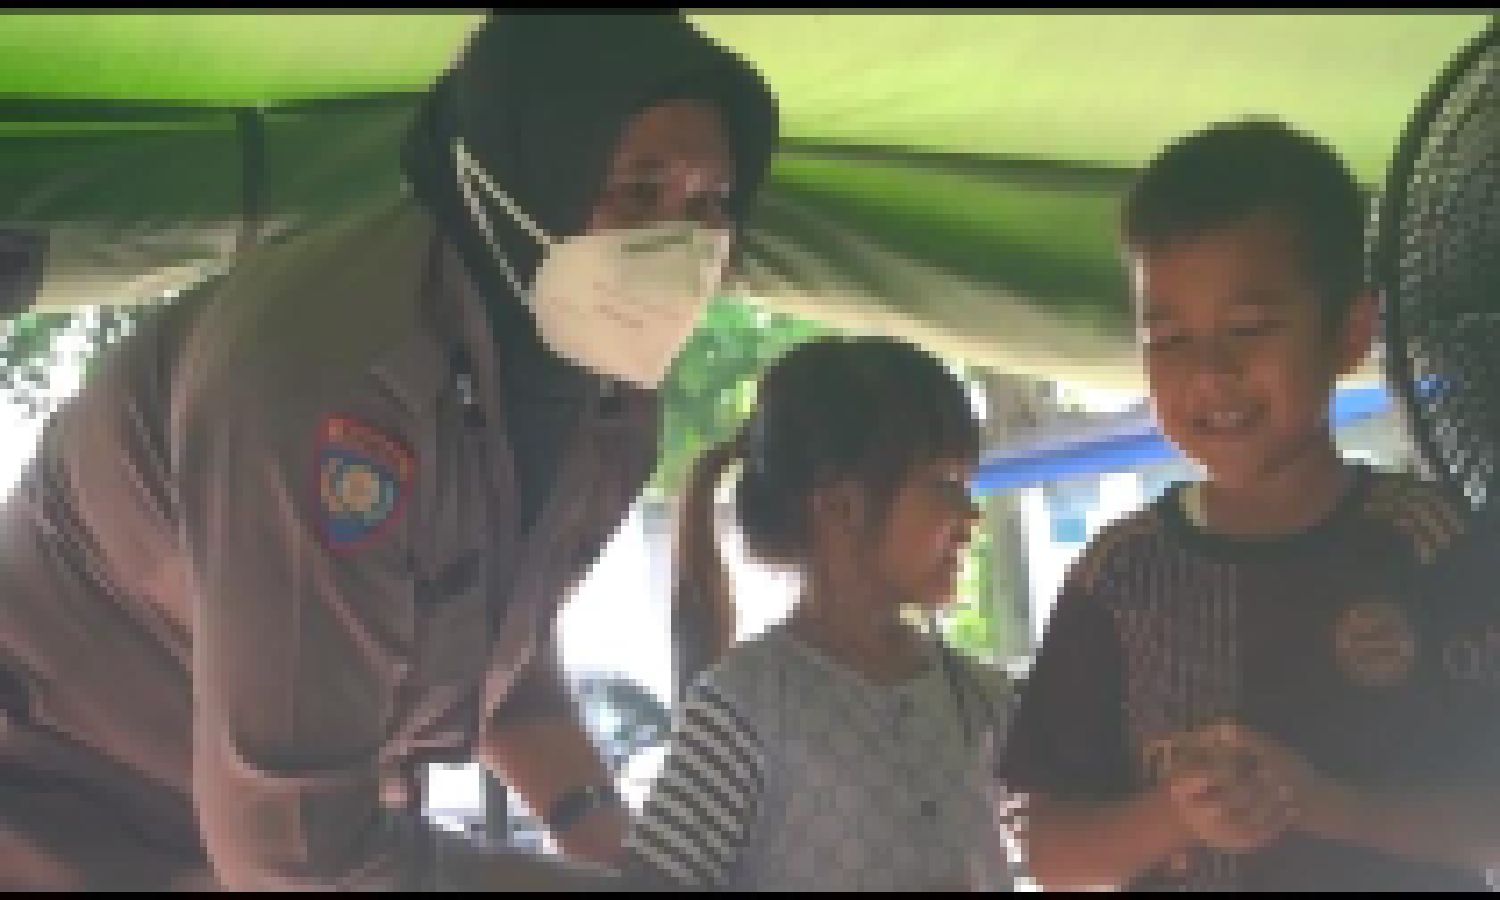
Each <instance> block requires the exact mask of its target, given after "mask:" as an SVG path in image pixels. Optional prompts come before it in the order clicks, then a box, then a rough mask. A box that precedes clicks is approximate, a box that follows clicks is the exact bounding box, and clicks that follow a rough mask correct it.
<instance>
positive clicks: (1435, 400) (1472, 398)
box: [1369, 20, 1500, 509]
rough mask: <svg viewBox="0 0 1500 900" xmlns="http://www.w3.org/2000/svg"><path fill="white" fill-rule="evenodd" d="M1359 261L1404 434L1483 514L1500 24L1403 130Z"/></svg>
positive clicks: (1498, 179)
mask: <svg viewBox="0 0 1500 900" xmlns="http://www.w3.org/2000/svg"><path fill="white" fill-rule="evenodd" d="M1369 258H1370V265H1371V276H1372V278H1373V281H1374V284H1375V286H1376V287H1377V289H1378V290H1380V292H1381V294H1382V296H1383V298H1384V324H1385V366H1386V372H1387V375H1388V377H1389V379H1390V382H1391V385H1392V387H1393V389H1394V390H1395V392H1396V393H1397V394H1398V395H1399V396H1400V398H1401V400H1402V402H1403V404H1404V406H1405V412H1406V415H1407V420H1408V425H1409V427H1410V428H1411V430H1412V436H1413V437H1414V438H1415V441H1416V443H1417V445H1418V447H1419V448H1420V450H1421V452H1422V455H1423V457H1424V459H1425V462H1426V464H1427V465H1428V467H1429V468H1430V469H1431V471H1432V472H1433V473H1434V474H1435V475H1436V476H1437V477H1439V478H1440V479H1441V480H1442V481H1443V482H1444V483H1445V484H1446V485H1447V486H1448V488H1449V489H1451V490H1452V492H1453V493H1454V494H1455V495H1456V496H1459V497H1462V498H1463V499H1465V500H1467V501H1468V502H1469V503H1470V504H1471V505H1473V506H1474V507H1475V508H1476V509H1482V508H1484V507H1485V506H1486V505H1487V504H1489V503H1490V502H1491V500H1492V498H1495V497H1497V496H1500V483H1497V478H1500V20H1496V21H1492V22H1491V24H1490V26H1489V27H1488V28H1487V29H1486V30H1485V31H1484V32H1482V33H1481V34H1480V35H1479V36H1478V37H1476V38H1475V39H1474V40H1473V41H1472V42H1470V43H1469V45H1468V46H1466V47H1465V48H1464V49H1463V50H1462V51H1460V52H1459V54H1458V55H1457V56H1456V57H1455V58H1454V60H1453V61H1452V62H1451V63H1450V64H1449V65H1448V67H1447V69H1446V70H1445V71H1444V72H1443V73H1442V75H1441V76H1440V77H1439V78H1438V80H1437V82H1436V83H1435V84H1434V85H1433V87H1432V89H1431V90H1430V91H1429V92H1428V94H1427V96H1426V97H1425V98H1424V99H1423V101H1422V103H1421V105H1420V106H1419V107H1418V108H1417V111H1416V113H1415V114H1414V115H1413V116H1412V119H1411V121H1410V123H1409V124H1408V125H1407V127H1406V131H1405V133H1404V134H1403V135H1402V137H1401V142H1400V144H1399V145H1398V146H1397V148H1396V155H1395V159H1394V160H1393V162H1392V163H1391V168H1390V172H1389V174H1388V177H1387V181H1386V186H1385V192H1384V193H1383V195H1382V197H1381V200H1380V204H1379V207H1378V214H1377V216H1376V219H1375V224H1374V227H1373V228H1372V229H1371V243H1370V255H1369Z"/></svg>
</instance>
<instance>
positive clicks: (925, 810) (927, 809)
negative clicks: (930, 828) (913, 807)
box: [918, 800, 938, 819]
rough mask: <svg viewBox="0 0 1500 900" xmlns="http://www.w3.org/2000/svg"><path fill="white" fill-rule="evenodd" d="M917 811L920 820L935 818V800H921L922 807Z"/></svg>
mask: <svg viewBox="0 0 1500 900" xmlns="http://www.w3.org/2000/svg"><path fill="white" fill-rule="evenodd" d="M918 809H919V810H920V811H921V813H922V818H924V819H936V818H937V814H938V805H937V801H936V800H923V801H922V805H921V806H919V807H918Z"/></svg>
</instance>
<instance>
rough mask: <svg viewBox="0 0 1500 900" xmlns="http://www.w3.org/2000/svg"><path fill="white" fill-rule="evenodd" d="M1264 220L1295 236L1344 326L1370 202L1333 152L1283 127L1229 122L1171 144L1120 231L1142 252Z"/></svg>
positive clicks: (1136, 192)
mask: <svg viewBox="0 0 1500 900" xmlns="http://www.w3.org/2000/svg"><path fill="white" fill-rule="evenodd" d="M1262 212H1269V213H1272V214H1274V215H1277V216H1279V217H1281V218H1283V219H1284V220H1285V221H1286V222H1287V223H1288V224H1290V225H1291V226H1292V227H1293V228H1295V229H1296V230H1297V232H1298V233H1297V246H1299V247H1300V248H1302V256H1303V266H1304V270H1305V271H1306V273H1307V275H1308V277H1309V278H1310V279H1311V280H1312V282H1313V284H1314V286H1315V287H1316V288H1317V289H1318V293H1319V295H1320V297H1321V298H1322V300H1323V304H1324V312H1325V314H1326V315H1327V320H1328V321H1338V320H1339V319H1340V318H1342V316H1343V314H1344V313H1345V312H1346V311H1347V310H1348V308H1349V304H1350V302H1351V301H1352V300H1353V299H1354V297H1355V296H1356V295H1358V294H1359V292H1360V291H1361V290H1362V289H1363V287H1364V231H1365V222H1366V218H1367V207H1366V202H1365V198H1364V194H1363V192H1362V191H1361V189H1360V186H1359V183H1358V182H1357V181H1355V179H1354V176H1353V175H1352V174H1351V173H1350V171H1349V168H1348V167H1347V166H1346V165H1345V164H1344V162H1343V161H1342V160H1341V159H1339V157H1338V155H1337V154H1336V153H1334V151H1333V150H1332V149H1331V148H1330V147H1329V146H1328V145H1327V144H1325V143H1323V142H1322V141H1320V140H1318V139H1317V138H1315V137H1313V136H1312V135H1310V134H1306V133H1304V132H1301V131H1298V130H1296V129H1294V128H1292V127H1290V126H1288V125H1286V124H1285V123H1283V122H1280V121H1278V120H1275V119H1266V118H1251V119H1243V120H1240V121H1236V122H1225V123H1220V124H1216V125H1211V126H1209V127H1208V128H1205V129H1203V130H1201V131H1196V132H1193V133H1192V134H1189V135H1187V136H1186V137H1183V138H1180V139H1178V140H1177V141H1175V142H1174V143H1172V144H1170V145H1169V146H1168V147H1167V148H1166V149H1165V150H1163V151H1162V152H1161V153H1160V154H1159V155H1158V156H1157V157H1156V158H1155V159H1153V160H1152V161H1151V163H1150V165H1148V166H1147V167H1146V168H1145V170H1144V171H1143V172H1142V173H1141V175H1140V177H1139V179H1137V181H1136V183H1135V185H1134V186H1133V187H1132V188H1131V190H1130V193H1129V195H1128V196H1127V197H1126V200H1125V206H1124V214H1123V216H1122V223H1121V224H1122V229H1121V230H1122V232H1123V238H1124V243H1125V246H1126V248H1127V249H1128V250H1130V251H1132V252H1140V251H1143V250H1151V249H1154V248H1159V247H1162V246H1165V245H1167V244H1170V243H1173V242H1175V241H1178V240H1182V239H1184V238H1192V237H1195V236H1198V235H1201V234H1203V233H1205V232H1208V231H1212V230H1215V229H1218V228H1222V227H1225V226H1229V225H1233V224H1235V223H1237V222H1240V221H1242V220H1244V219H1246V218H1248V217H1250V216H1253V215H1255V214H1257V213H1262Z"/></svg>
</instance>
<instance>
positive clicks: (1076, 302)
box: [0, 13, 1487, 384]
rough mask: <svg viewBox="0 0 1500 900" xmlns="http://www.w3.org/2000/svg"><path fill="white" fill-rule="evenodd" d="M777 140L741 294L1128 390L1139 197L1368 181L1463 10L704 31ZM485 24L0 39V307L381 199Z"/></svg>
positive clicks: (44, 20)
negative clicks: (1209, 127) (1315, 152)
mask: <svg viewBox="0 0 1500 900" xmlns="http://www.w3.org/2000/svg"><path fill="white" fill-rule="evenodd" d="M694 18H695V20H696V21H697V22H698V23H699V24H700V26H701V27H703V29H704V30H705V31H707V32H708V33H709V34H711V35H713V36H715V37H716V38H718V39H719V40H721V41H722V42H724V43H725V44H726V45H728V46H730V47H733V48H734V49H736V50H738V51H739V52H740V53H742V54H743V55H744V56H745V57H746V58H747V59H749V60H751V61H752V62H754V63H755V64H757V65H758V66H759V67H760V68H761V69H762V71H764V72H765V74H766V76H767V78H768V79H769V80H770V82H771V84H772V86H773V87H774V88H775V89H776V91H777V92H778V95H779V97H780V99H781V103H782V109H783V115H784V121H785V145H784V147H783V149H782V151H781V153H780V154H779V157H778V159H777V160H776V162H775V164H774V171H773V177H772V180H771V183H770V187H769V190H768V191H767V194H766V196H765V198H764V202H763V203H762V204H761V207H760V209H759V210H758V212H757V216H756V219H755V221H754V222H753V223H752V227H751V229H750V230H749V233H748V238H749V239H748V241H747V247H746V254H745V266H744V273H743V275H744V278H743V282H742V284H741V285H739V287H738V290H741V291H743V292H744V293H745V294H747V295H748V296H750V297H753V298H756V299H758V300H760V301H762V302H764V303H767V304H769V305H771V306H773V307H776V308H781V309H785V310H787V311H791V312H794V313H797V314H800V315H803V316H808V317H812V318H817V319H820V320H823V321H826V322H828V323H830V324H833V325H836V326H840V327H844V328H849V329H853V330H862V331H883V332H887V333H894V334H901V335H905V336H907V337H910V338H912V339H914V340H917V341H919V342H921V343H924V344H926V345H928V346H930V347H932V348H934V349H937V350H940V351H943V352H947V353H952V354H956V355H959V356H962V357H965V358H967V359H970V360H972V361H974V362H977V363H981V364H984V365H988V366H991V367H994V368H996V369H1000V370H1002V371H1009V372H1017V373H1023V374H1045V375H1047V376H1051V377H1068V378H1073V379H1078V380H1081V381H1084V382H1088V383H1095V384H1120V383H1123V382H1130V381H1133V380H1134V378H1135V377H1136V376H1135V372H1136V366H1135V361H1134V356H1133V351H1132V349H1131V343H1130V340H1129V329H1128V314H1127V308H1126V304H1125V299H1124V284H1123V279H1122V277H1121V273H1120V271H1119V264H1118V261H1117V258H1116V253H1115V249H1114V245H1113V234H1114V219H1115V214H1116V204H1117V201H1118V197H1119V193H1120V190H1121V189H1122V187H1123V186H1124V185H1126V184H1128V183H1129V179H1130V177H1131V173H1132V172H1133V171H1134V170H1135V169H1136V168H1137V167H1138V166H1139V165H1140V164H1141V163H1142V162H1143V161H1144V160H1146V159H1148V158H1149V157H1150V156H1151V155H1152V154H1153V153H1154V152H1156V150H1157V149H1159V148H1160V146H1161V145H1162V144H1163V143H1165V142H1166V141H1168V140H1170V139H1172V138H1173V137H1176V136H1178V135H1180V134H1182V133H1184V132H1186V131H1189V130H1191V129H1193V128H1196V127H1200V126H1202V125H1203V124H1205V123H1208V122H1211V121H1215V120H1221V119H1225V118H1231V117H1238V116H1242V115H1247V114H1271V115H1278V116H1281V117H1283V118H1285V119H1287V120H1289V121H1290V122H1292V123H1293V124H1296V125H1298V126H1301V127H1305V128H1308V129H1310V130H1312V131H1314V132H1315V133H1317V134H1319V135H1321V136H1323V137H1325V138H1327V139H1328V140H1329V141H1331V142H1332V143H1333V144H1334V146H1336V147H1337V148H1338V149H1339V150H1340V151H1342V152H1343V153H1344V154H1345V155H1346V156H1347V157H1348V158H1349V160H1350V161H1351V163H1352V164H1353V165H1354V166H1355V169H1356V171H1357V172H1358V173H1359V175H1360V176H1361V178H1363V179H1364V180H1365V181H1366V182H1367V183H1369V184H1371V185H1374V184H1377V183H1378V182H1379V180H1380V177H1381V174H1382V170H1383V168H1384V165H1385V163H1386V160H1387V158H1388V157H1389V154H1390V152H1391V149H1392V148H1393V146H1394V144H1395V141H1396V137H1397V135H1398V134H1399V132H1400V129H1401V127H1402V125H1403V124H1404V123H1405V121H1406V118H1407V116H1408V115H1409V114H1410V112H1411V110H1412V108H1413V107H1414V106H1415V105H1416V102H1417V100H1418V98H1419V97H1420V96H1421V94H1422V93H1423V91H1424V90H1425V89H1426V87H1427V85H1428V84H1429V83H1430V82H1431V81H1432V80H1433V78H1434V77H1435V76H1436V74H1437V72H1438V70H1439V69H1440V68H1441V66H1442V64H1443V63H1444V62H1445V61H1446V60H1447V59H1448V58H1449V57H1450V56H1451V55H1452V54H1453V53H1454V52H1455V51H1456V50H1457V49H1458V48H1459V47H1460V46H1461V45H1462V44H1463V43H1464V42H1465V41H1467V40H1468V39H1469V38H1470V37H1472V36H1473V35H1475V34H1476V33H1478V32H1479V31H1480V30H1481V29H1482V28H1483V27H1484V26H1485V24H1487V19H1486V17H1483V16H1476V15H1341V16H1315V15H1237V16H1220V15H1136V16H1129V15H917V14H906V15H852V14H849V15H824V14H818V15H813V14H804V15H793V14H778V15H768V14H761V15H717V14H714V15H695V17H694ZM479 20H480V16H479V14H473V13H468V14H318V15H313V14H274V15H273V14H233V15H230V14H219V13H197V14H187V13H175V14H58V15H54V14H46V15H41V14H10V15H0V311H5V310H7V308H8V311H10V312H14V311H16V310H17V309H19V308H25V307H27V306H32V305H41V306H47V305H69V304H80V303H100V302H119V303H128V302H139V301H145V300H151V299H155V298H158V297H161V296H163V295H168V294H170V293H172V292H174V291H177V290H181V289H182V288H184V287H186V286H188V285H190V284H192V283H194V282H196V281H198V280H201V279H202V278H203V277H205V276H206V275H207V274H210V273H212V272H214V271H218V270H220V269H222V268H223V267H225V266H227V265H230V264H232V260H233V254H234V249H235V247H236V245H237V242H239V241H240V240H241V239H242V238H243V237H244V236H246V235H248V234H250V233H252V232H253V233H255V234H259V235H270V234H275V233H278V232H285V231H288V230H292V229H296V228H299V227H304V226H305V225H307V224H309V223H310V222H313V221H316V220H318V219H319V218H323V217H328V216H334V215H339V214H343V213H346V212H348V211H349V210H351V209H354V208H356V207H357V206H359V205H360V204H362V203H367V202H375V201H378V200H379V199H380V198H382V197H386V196H389V195H390V194H391V193H392V192H395V191H398V190H400V189H401V184H400V176H399V172H398V170H397V167H396V164H395V148H396V145H397V141H398V139H399V136H400V134H401V132H402V129H403V128H404V125H405V121H406V119H407V117H408V116H409V114H410V110H411V106H412V101H413V98H414V97H415V96H416V95H417V94H419V93H420V92H421V91H422V90H423V89H424V88H425V87H426V86H427V85H428V84H430V83H431V81H432V79H433V78H434V77H435V76H436V75H437V74H438V73H439V72H441V71H442V69H443V67H444V66H445V65H447V64H448V62H449V61H451V60H452V59H453V57H454V55H455V53H456V52H457V50H458V49H459V48H460V47H461V46H462V43H463V40H464V38H465V36H466V35H467V33H468V32H469V30H470V29H471V28H473V27H474V25H475V24H476V23H477V22H478V21H479Z"/></svg>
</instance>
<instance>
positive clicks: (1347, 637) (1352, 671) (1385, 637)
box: [1333, 600, 1417, 687]
mask: <svg viewBox="0 0 1500 900" xmlns="http://www.w3.org/2000/svg"><path fill="white" fill-rule="evenodd" d="M1333 644H1334V655H1335V658H1336V659H1337V661H1338V665H1339V669H1340V670H1341V671H1342V672H1343V673H1344V674H1345V675H1346V676H1348V678H1349V680H1350V681H1352V682H1354V683H1355V684H1358V685H1361V686H1363V687H1392V686H1394V685H1397V684H1400V683H1401V682H1402V681H1404V680H1406V678H1407V676H1408V675H1410V674H1411V670H1412V664H1413V663H1414V662H1415V661H1416V658H1417V638H1416V634H1415V633H1414V632H1413V631H1412V627H1411V623H1410V622H1409V621H1408V620H1407V617H1406V613H1405V612H1403V611H1402V609H1401V607H1399V606H1397V605H1396V604H1395V603H1391V602H1389V601H1384V600H1376V601H1370V602H1366V603H1357V604H1355V605H1353V606H1351V607H1349V608H1348V609H1346V610H1344V611H1343V613H1341V614H1340V615H1339V618H1338V622H1337V623H1336V624H1335V625H1334V628H1333Z"/></svg>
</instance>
